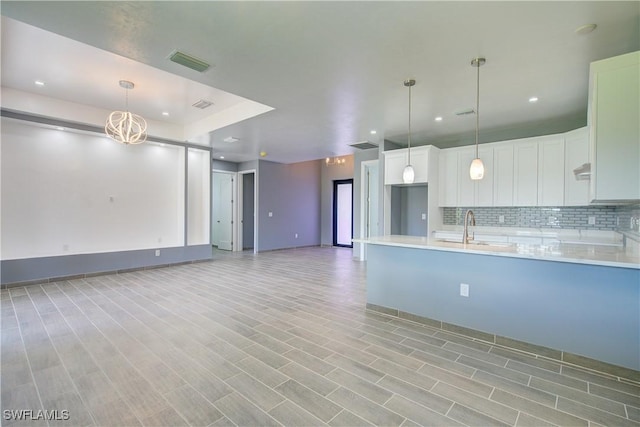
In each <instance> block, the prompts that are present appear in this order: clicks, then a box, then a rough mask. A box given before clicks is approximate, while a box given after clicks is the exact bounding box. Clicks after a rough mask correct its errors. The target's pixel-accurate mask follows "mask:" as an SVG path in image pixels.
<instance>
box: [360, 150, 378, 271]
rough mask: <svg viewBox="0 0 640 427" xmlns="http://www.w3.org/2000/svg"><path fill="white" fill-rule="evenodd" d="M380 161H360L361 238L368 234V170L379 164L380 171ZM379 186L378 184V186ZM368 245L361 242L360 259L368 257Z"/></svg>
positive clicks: (363, 259)
mask: <svg viewBox="0 0 640 427" xmlns="http://www.w3.org/2000/svg"><path fill="white" fill-rule="evenodd" d="M379 164H380V162H379V161H378V159H375V160H365V161H363V162H361V163H360V238H361V239H365V238H367V237H368V236H366V235H365V233H366V219H367V218H365V215H366V213H367V212H368V211H369V210H368V209H365V206H366V205H367V201H366V196H367V194H368V190H369V188H368V184H367V180H366V172H367V167H372V166H374V165H375V166H378V173H380V172H379V170H380V167H379ZM376 187H378V186H376ZM366 247H367V245H366V244H364V243H360V250H359V255H358V259H359V260H360V261H366V259H367V250H366Z"/></svg>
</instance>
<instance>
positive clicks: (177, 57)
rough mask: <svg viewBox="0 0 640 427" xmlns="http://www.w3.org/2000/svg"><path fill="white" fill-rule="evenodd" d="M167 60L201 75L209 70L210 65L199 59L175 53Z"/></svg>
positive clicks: (178, 52)
mask: <svg viewBox="0 0 640 427" xmlns="http://www.w3.org/2000/svg"><path fill="white" fill-rule="evenodd" d="M169 59H170V60H171V61H173V62H175V63H176V64H180V65H184V66H185V67H187V68H191V69H192V70H195V71H198V72H200V73H203V72H205V71H207V69H209V67H210V65H209V64H207V63H206V62H204V61H202V60H201V59H198V58H194V57H193V56H191V55H187V54H186V53H183V52H180V51H175V52H174V53H172V54H171V56H170V57H169Z"/></svg>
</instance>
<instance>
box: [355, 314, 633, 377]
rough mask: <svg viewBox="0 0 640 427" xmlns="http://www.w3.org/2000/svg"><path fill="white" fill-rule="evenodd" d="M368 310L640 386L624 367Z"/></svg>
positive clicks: (408, 316)
mask: <svg viewBox="0 0 640 427" xmlns="http://www.w3.org/2000/svg"><path fill="white" fill-rule="evenodd" d="M366 309H367V310H371V311H374V312H376V313H379V314H383V315H386V316H391V317H396V318H399V319H404V320H408V321H411V322H415V323H419V324H421V325H424V326H428V327H430V328H434V329H439V330H442V331H443V332H447V333H452V334H456V335H461V336H463V337H465V338H468V339H472V340H474V341H479V342H483V343H486V344H490V345H493V346H496V347H501V348H504V349H507V350H511V351H516V352H519V353H525V354H528V355H531V356H535V357H539V358H543V359H548V360H552V361H555V362H559V363H562V364H566V365H570V366H576V367H579V368H583V369H588V370H591V371H595V372H598V373H600V374H606V375H609V376H613V377H617V378H623V379H626V380H630V381H633V382H636V383H639V382H640V371H636V370H634V369H630V368H625V367H623V366H617V365H613V364H610V363H606V362H602V361H600V360H596V359H591V358H589V357H585V356H580V355H578V354H573V353H568V352H566V351H562V350H557V349H553V348H548V347H544V346H539V345H536V344H531V343H527V342H524V341H519V340H514V339H512V338H508V337H503V336H500V335H493V334H489V333H486V332H482V331H477V330H475V329H470V328H466V327H462V326H458V325H453V324H451V323H447V322H442V321H439V320H435V319H430V318H428V317H423V316H417V315H415V314H412V313H406V312H404V311H400V310H398V309H395V308H389V307H383V306H380V305H376V304H369V303H367V306H366Z"/></svg>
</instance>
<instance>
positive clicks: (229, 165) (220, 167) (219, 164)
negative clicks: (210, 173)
mask: <svg viewBox="0 0 640 427" xmlns="http://www.w3.org/2000/svg"><path fill="white" fill-rule="evenodd" d="M211 169H212V170H216V171H225V172H238V163H233V162H225V161H224V160H216V159H213V160H212V161H211Z"/></svg>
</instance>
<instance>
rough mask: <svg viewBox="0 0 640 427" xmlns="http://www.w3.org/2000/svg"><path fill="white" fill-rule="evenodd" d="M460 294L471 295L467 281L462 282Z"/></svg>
mask: <svg viewBox="0 0 640 427" xmlns="http://www.w3.org/2000/svg"><path fill="white" fill-rule="evenodd" d="M460 296H463V297H468V296H469V285H468V284H466V283H460Z"/></svg>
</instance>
